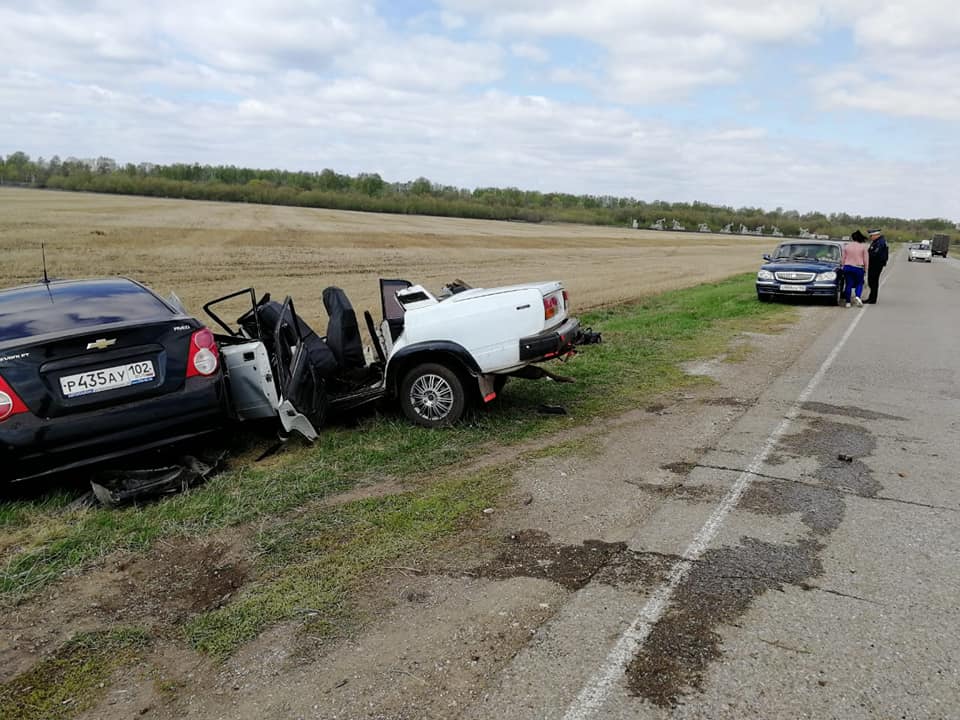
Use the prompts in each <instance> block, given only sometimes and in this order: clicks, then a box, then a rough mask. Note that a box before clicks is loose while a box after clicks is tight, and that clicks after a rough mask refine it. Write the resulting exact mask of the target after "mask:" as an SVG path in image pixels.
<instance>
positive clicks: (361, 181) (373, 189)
mask: <svg viewBox="0 0 960 720" xmlns="http://www.w3.org/2000/svg"><path fill="white" fill-rule="evenodd" d="M385 185H386V183H385V182H383V178H382V177H380V175H379V174H377V173H360V174H359V175H357V179H356V180H355V181H354V183H353V187H354V188H355V189H356V190H357V191H358V192H361V193H363V194H364V195H369V196H370V197H378V196H380V195H382V194H383V188H384V186H385Z"/></svg>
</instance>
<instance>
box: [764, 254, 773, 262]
mask: <svg viewBox="0 0 960 720" xmlns="http://www.w3.org/2000/svg"><path fill="white" fill-rule="evenodd" d="M763 259H764V260H766V261H767V262H770V260H771V259H772V258H771V257H770V253H764V254H763Z"/></svg>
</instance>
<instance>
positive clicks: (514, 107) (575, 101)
mask: <svg viewBox="0 0 960 720" xmlns="http://www.w3.org/2000/svg"><path fill="white" fill-rule="evenodd" d="M958 128H960V11H958V10H957V7H956V4H955V2H953V0H913V2H909V3H906V2H884V1H883V0H879V1H878V0H871V1H867V0H831V1H830V2H814V1H812V0H790V1H788V2H780V1H778V0H762V1H755V0H710V1H709V2H708V1H706V0H700V1H696V0H590V1H589V2H584V1H583V0H482V1H481V0H433V1H430V0H394V1H393V2H362V1H357V0H268V1H266V2H265V1H264V0H203V2H196V1H195V0H164V1H163V2H151V3H145V2H140V1H138V0H84V1H79V0H77V1H72V2H71V1H67V0H31V2H23V0H15V1H13V2H11V1H10V0H0V155H8V154H10V153H12V152H14V151H17V150H20V151H23V152H26V153H28V154H29V155H30V156H31V157H32V158H37V157H46V158H49V157H51V156H53V155H59V156H60V157H61V158H66V157H69V156H74V157H79V158H87V157H97V156H107V157H111V158H114V159H115V160H117V161H118V162H120V163H121V164H123V163H127V162H133V163H140V162H153V163H173V162H187V163H193V162H199V163H201V164H225V165H238V166H246V167H258V168H282V169H287V170H308V171H319V170H322V169H324V168H332V169H334V170H336V171H337V172H340V173H347V174H350V175H356V174H357V173H361V172H368V173H374V172H375V173H379V174H380V175H381V176H382V177H383V178H384V179H385V180H387V181H388V182H404V181H407V180H412V179H415V178H417V177H421V176H424V177H427V178H429V179H430V180H432V181H433V182H435V183H439V184H442V185H453V186H457V187H466V188H475V187H488V186H499V187H507V186H512V187H519V188H522V189H528V190H541V191H544V192H569V193H574V194H591V195H615V196H621V197H635V198H637V199H640V200H647V201H653V200H665V201H669V202H679V201H688V202H689V201H695V200H699V201H702V202H709V203H714V204H720V205H730V206H733V207H736V208H739V207H762V208H764V209H768V210H769V209H774V208H777V207H782V208H784V209H796V210H799V211H801V212H808V211H812V210H819V211H823V212H827V213H829V212H849V213H853V214H862V215H882V216H898V217H910V218H914V217H944V218H949V219H952V220H960V206H958V201H957V193H956V189H957V183H956V181H955V175H956V173H957V171H958V170H960V134H958V132H957V130H958Z"/></svg>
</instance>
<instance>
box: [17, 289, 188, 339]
mask: <svg viewBox="0 0 960 720" xmlns="http://www.w3.org/2000/svg"><path fill="white" fill-rule="evenodd" d="M171 315H173V312H172V311H171V310H170V308H169V307H167V306H166V305H164V304H163V302H161V301H160V300H159V299H158V298H157V297H156V296H155V295H153V294H152V293H150V292H148V291H147V290H145V289H144V288H142V287H141V286H139V285H137V284H136V283H133V282H130V281H129V280H123V279H116V280H94V281H85V282H67V283H57V282H53V283H50V284H49V285H31V286H28V287H22V288H15V289H12V290H4V291H2V292H0V342H6V341H9V340H22V339H24V338H30V337H35V336H38V335H47V334H50V333H61V332H66V331H70V330H76V329H80V328H93V327H96V326H98V325H107V324H110V323H118V322H131V321H134V322H135V321H150V320H158V319H165V318H169V317H170V316H171Z"/></svg>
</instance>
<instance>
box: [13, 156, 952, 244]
mask: <svg viewBox="0 0 960 720" xmlns="http://www.w3.org/2000/svg"><path fill="white" fill-rule="evenodd" d="M0 184H8V185H9V184H16V185H23V186H28V187H38V188H51V189H58V190H74V191H86V192H100V193H115V194H123V195H146V196H153V197H167V198H186V199H191V200H219V201H227V202H248V203H262V204H270V205H297V206H303V207H318V208H330V209H338V210H360V211H367V212H382V213H397V214H415V215H440V216H448V217H463V218H478V219H488V220H515V221H524V222H574V223H587V224H594V225H612V226H628V227H629V226H631V225H633V224H634V223H635V224H636V225H637V226H638V227H641V228H643V227H648V226H650V225H652V224H653V223H655V222H656V221H657V220H659V219H661V218H663V219H666V221H667V222H666V227H667V228H669V227H670V224H671V221H673V220H677V221H678V222H679V223H680V224H681V225H684V226H685V227H686V228H687V229H693V230H695V229H696V228H697V227H698V226H699V225H700V224H701V223H704V224H706V225H708V226H709V227H710V228H711V229H712V230H714V231H717V230H719V229H720V228H721V227H723V226H725V225H728V224H729V225H732V226H733V229H734V231H736V230H737V229H739V227H740V225H741V224H742V225H745V226H746V227H748V228H750V229H753V228H755V227H757V226H760V225H763V226H764V227H765V230H766V232H768V233H769V232H770V231H771V229H772V228H773V227H774V226H776V227H778V228H779V229H780V230H781V231H782V232H783V233H784V234H785V235H787V236H796V235H797V234H798V233H799V232H800V229H801V228H806V229H807V230H809V231H810V232H813V233H819V234H827V235H831V236H834V237H841V236H843V235H847V234H849V233H850V232H851V230H853V229H854V228H861V229H866V228H867V227H869V226H879V227H882V228H884V229H885V230H886V231H887V232H888V233H889V234H891V235H896V236H897V237H898V239H904V240H914V239H919V238H924V237H929V236H930V235H931V234H932V233H934V232H945V231H946V232H949V231H952V230H954V229H955V228H954V224H953V223H952V222H951V221H949V220H946V219H943V218H926V219H903V218H894V217H864V216H860V215H850V214H847V213H830V214H829V215H828V214H824V213H819V212H809V213H803V214H801V213H799V212H797V211H796V210H784V209H783V208H779V207H778V208H776V209H774V210H764V209H762V208H754V207H741V208H733V207H730V206H722V205H711V204H709V203H703V202H692V203H685V202H679V203H671V202H664V201H659V200H657V201H644V200H637V199H636V198H632V197H615V196H611V195H573V194H569V193H551V192H540V191H532V190H521V189H519V188H515V187H506V188H500V187H484V188H474V189H472V190H470V189H465V188H458V187H454V186H449V185H440V184H437V183H434V182H431V181H430V180H429V179H427V178H425V177H419V178H416V179H415V180H411V181H408V182H387V181H385V180H384V179H383V178H382V177H380V175H379V174H377V173H360V174H358V175H355V176H350V175H345V174H341V173H338V172H336V171H334V170H330V169H325V170H322V171H320V172H309V171H289V170H279V169H270V170H264V169H256V168H243V167H236V166H233V165H200V164H199V163H194V164H188V163H173V164H170V165H159V164H153V163H139V164H136V165H135V164H133V163H127V164H125V165H120V164H119V163H117V162H116V161H115V160H113V159H112V158H109V157H98V158H89V159H80V158H75V157H68V158H66V159H65V160H61V159H60V158H59V157H58V156H56V155H54V156H53V157H51V158H49V159H45V158H42V157H39V158H36V159H32V158H30V156H29V155H27V154H26V153H24V152H19V151H18V152H14V153H12V154H10V155H8V156H6V157H3V156H2V155H0Z"/></svg>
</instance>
